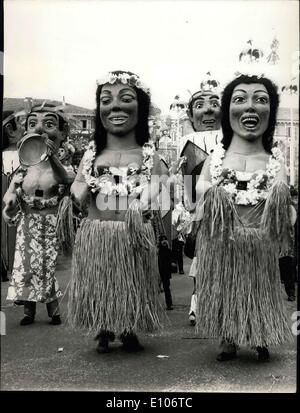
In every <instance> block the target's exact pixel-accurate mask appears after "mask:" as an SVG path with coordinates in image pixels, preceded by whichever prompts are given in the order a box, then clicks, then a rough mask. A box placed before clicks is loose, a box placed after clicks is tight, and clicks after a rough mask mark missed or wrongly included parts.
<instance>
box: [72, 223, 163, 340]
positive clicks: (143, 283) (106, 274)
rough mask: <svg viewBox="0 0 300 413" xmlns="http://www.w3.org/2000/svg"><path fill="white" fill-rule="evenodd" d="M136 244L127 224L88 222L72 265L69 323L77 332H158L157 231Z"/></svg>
mask: <svg viewBox="0 0 300 413" xmlns="http://www.w3.org/2000/svg"><path fill="white" fill-rule="evenodd" d="M142 225H143V226H144V228H143V233H144V234H145V236H146V238H147V239H148V240H149V243H148V245H143V246H139V247H138V246H135V245H134V244H133V243H132V235H131V236H130V231H128V226H127V224H126V222H123V221H100V220H90V219H84V220H83V221H82V224H81V226H80V228H79V230H78V232H77V235H76V241H75V249H74V252H73V261H72V280H71V286H70V295H69V305H68V320H69V323H70V325H71V327H73V328H79V329H84V330H87V331H88V333H91V334H95V333H98V332H99V330H100V329H104V330H110V331H114V332H115V333H122V332H123V331H124V330H132V331H151V330H154V329H156V328H160V327H161V324H160V320H161V316H162V314H163V308H162V306H161V303H160V301H159V272H158V261H157V251H156V246H155V238H154V232H153V229H152V226H151V224H142Z"/></svg>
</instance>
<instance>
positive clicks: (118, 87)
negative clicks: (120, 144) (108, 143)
mask: <svg viewBox="0 0 300 413" xmlns="http://www.w3.org/2000/svg"><path fill="white" fill-rule="evenodd" d="M100 119H101V121H102V124H103V126H104V128H105V129H106V131H107V132H108V133H111V134H112V135H116V136H125V135H127V134H128V133H129V132H131V131H132V130H133V129H134V128H135V127H136V125H137V122H138V102H137V94H136V92H135V90H134V89H133V88H132V87H130V86H128V85H124V84H122V83H115V84H113V85H112V84H105V85H103V87H102V90H101V94H100Z"/></svg>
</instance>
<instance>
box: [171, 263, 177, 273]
mask: <svg viewBox="0 0 300 413" xmlns="http://www.w3.org/2000/svg"><path fill="white" fill-rule="evenodd" d="M175 272H177V265H176V264H174V263H172V264H171V273H175Z"/></svg>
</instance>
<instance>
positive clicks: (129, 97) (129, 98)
mask: <svg viewBox="0 0 300 413" xmlns="http://www.w3.org/2000/svg"><path fill="white" fill-rule="evenodd" d="M121 100H122V102H125V103H130V102H132V101H133V100H135V98H134V96H132V95H123V96H122V97H121Z"/></svg>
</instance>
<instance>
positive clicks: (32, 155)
mask: <svg viewBox="0 0 300 413" xmlns="http://www.w3.org/2000/svg"><path fill="white" fill-rule="evenodd" d="M47 157H48V147H47V145H46V137H45V136H43V135H39V134H36V133H29V134H28V135H25V136H24V137H23V138H22V140H21V142H20V144H19V159H20V163H21V165H23V166H33V165H37V164H38V163H40V162H43V161H44V160H46V159H47Z"/></svg>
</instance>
